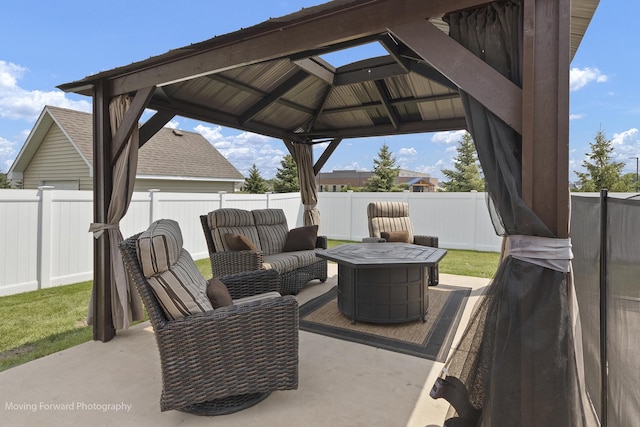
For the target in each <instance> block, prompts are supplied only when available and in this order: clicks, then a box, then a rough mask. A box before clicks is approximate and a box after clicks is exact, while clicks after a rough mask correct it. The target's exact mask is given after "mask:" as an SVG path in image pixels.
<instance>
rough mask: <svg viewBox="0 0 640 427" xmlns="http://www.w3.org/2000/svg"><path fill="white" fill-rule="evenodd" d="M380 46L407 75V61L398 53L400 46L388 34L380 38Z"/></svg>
mask: <svg viewBox="0 0 640 427" xmlns="http://www.w3.org/2000/svg"><path fill="white" fill-rule="evenodd" d="M379 42H380V44H381V45H382V47H384V49H385V50H386V51H387V52H389V55H390V56H391V57H392V58H393V59H394V60H395V61H396V62H397V63H398V65H400V66H401V67H402V68H403V69H404V71H405V72H406V73H407V74H408V73H409V71H411V70H410V69H409V60H408V59H407V58H405V57H403V56H402V55H401V53H400V49H401V46H400V45H399V44H398V42H397V40H396V39H394V38H393V37H391V36H390V35H389V34H385V35H383V36H382V37H380V40H379Z"/></svg>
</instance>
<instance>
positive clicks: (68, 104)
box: [0, 60, 91, 121]
mask: <svg viewBox="0 0 640 427" xmlns="http://www.w3.org/2000/svg"><path fill="white" fill-rule="evenodd" d="M27 71H28V70H27V69H26V68H24V67H21V66H20V65H17V64H14V63H12V62H6V61H2V60H0V118H7V119H14V120H19V119H22V120H27V121H34V120H35V119H36V118H37V117H38V115H39V114H40V112H41V111H42V109H43V108H44V106H45V105H54V106H57V107H63V108H70V109H74V110H80V111H86V112H91V102H89V101H85V100H80V101H74V100H72V99H69V98H67V96H66V94H65V93H64V92H62V91H59V90H53V91H42V90H27V89H23V88H21V87H20V86H19V85H18V81H19V80H20V78H22V76H23V75H24V73H25V72H27Z"/></svg>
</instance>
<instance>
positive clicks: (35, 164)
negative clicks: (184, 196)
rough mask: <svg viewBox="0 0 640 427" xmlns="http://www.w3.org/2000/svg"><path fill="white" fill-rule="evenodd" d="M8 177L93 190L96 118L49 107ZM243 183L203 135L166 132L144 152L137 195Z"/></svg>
mask: <svg viewBox="0 0 640 427" xmlns="http://www.w3.org/2000/svg"><path fill="white" fill-rule="evenodd" d="M7 176H8V178H9V179H10V180H11V181H12V182H13V183H14V186H17V187H18V188H24V189H35V188H37V187H39V186H42V185H52V186H54V187H55V188H57V189H63V190H93V121H92V117H91V114H90V113H84V112H81V111H75V110H69V109H66V108H59V107H52V106H45V107H44V109H43V110H42V113H41V114H40V117H38V120H37V121H36V124H35V125H34V127H33V129H32V130H31V133H30V134H29V136H28V137H27V140H26V142H25V144H24V146H23V147H22V149H21V150H20V153H18V157H17V158H16V160H15V161H14V162H13V165H11V168H10V169H9V171H8V173H7ZM243 183H244V176H243V175H242V174H241V173H240V171H238V170H237V169H236V168H235V167H234V166H233V165H232V164H231V163H230V162H229V161H228V160H227V159H225V158H224V157H223V156H222V154H220V153H219V152H218V150H216V149H215V148H214V147H213V145H211V144H210V143H209V141H207V140H206V139H205V138H204V137H203V136H202V135H201V134H199V133H196V132H187V131H183V130H178V129H170V128H163V129H161V130H160V131H159V132H157V133H156V134H155V135H154V136H153V137H152V138H151V139H149V141H147V143H146V144H144V145H143V146H142V147H141V148H140V151H139V154H138V169H137V174H136V182H135V187H134V191H148V190H149V189H152V188H155V189H159V190H161V191H165V192H181V193H213V192H219V191H227V192H233V191H235V189H236V188H239V187H240V186H241V185H242V184H243Z"/></svg>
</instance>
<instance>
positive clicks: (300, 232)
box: [282, 225, 318, 252]
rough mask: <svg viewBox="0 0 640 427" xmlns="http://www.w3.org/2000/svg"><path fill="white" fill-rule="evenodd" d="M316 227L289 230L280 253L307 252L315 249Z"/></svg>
mask: <svg viewBox="0 0 640 427" xmlns="http://www.w3.org/2000/svg"><path fill="white" fill-rule="evenodd" d="M317 239H318V226H317V225H307V226H306V227H298V228H294V229H291V230H289V234H287V240H286V241H285V242H284V248H283V249H282V252H294V251H309V250H312V249H314V248H315V247H316V240H317Z"/></svg>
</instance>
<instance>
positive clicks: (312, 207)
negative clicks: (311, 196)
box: [302, 203, 317, 211]
mask: <svg viewBox="0 0 640 427" xmlns="http://www.w3.org/2000/svg"><path fill="white" fill-rule="evenodd" d="M302 206H303V207H304V210H305V211H312V210H313V209H314V208H315V207H316V206H317V203H314V204H312V205H302Z"/></svg>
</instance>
